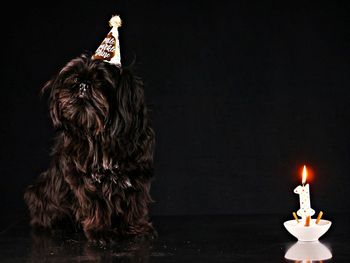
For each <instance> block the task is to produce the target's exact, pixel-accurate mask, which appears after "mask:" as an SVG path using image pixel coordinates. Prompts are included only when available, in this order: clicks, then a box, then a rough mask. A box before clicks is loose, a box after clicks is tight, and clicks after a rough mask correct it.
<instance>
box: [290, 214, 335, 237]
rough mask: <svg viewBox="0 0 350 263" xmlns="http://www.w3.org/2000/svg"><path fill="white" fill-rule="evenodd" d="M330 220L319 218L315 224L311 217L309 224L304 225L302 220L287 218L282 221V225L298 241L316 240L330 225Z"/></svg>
mask: <svg viewBox="0 0 350 263" xmlns="http://www.w3.org/2000/svg"><path fill="white" fill-rule="evenodd" d="M331 225H332V222H331V221H328V220H320V222H318V224H316V219H311V222H310V226H304V223H303V222H299V223H298V222H297V221H296V220H289V221H286V222H284V227H285V228H286V229H287V230H288V232H289V233H291V234H292V235H293V236H295V237H296V238H297V239H298V240H299V241H304V242H308V241H317V240H318V239H319V238H320V237H321V236H322V235H324V234H325V233H326V232H327V231H328V229H329V228H330V227H331Z"/></svg>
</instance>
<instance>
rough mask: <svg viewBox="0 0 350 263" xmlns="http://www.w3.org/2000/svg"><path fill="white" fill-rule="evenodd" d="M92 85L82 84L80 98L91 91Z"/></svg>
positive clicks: (80, 85)
mask: <svg viewBox="0 0 350 263" xmlns="http://www.w3.org/2000/svg"><path fill="white" fill-rule="evenodd" d="M89 87H90V85H89V84H87V83H85V82H82V83H80V84H79V97H80V98H82V97H84V96H85V93H86V92H87V90H88V89H89Z"/></svg>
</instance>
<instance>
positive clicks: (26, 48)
mask: <svg viewBox="0 0 350 263" xmlns="http://www.w3.org/2000/svg"><path fill="white" fill-rule="evenodd" d="M58 2H60V3H58ZM281 2H283V4H282V3H281ZM304 2H306V1H300V2H297V1H276V2H270V1H209V2H206V1H185V0H182V1H171V2H170V1H130V0H128V1H126V0H125V1H90V2H89V1H80V2H79V1H71V2H67V3H66V2H64V1H63V2H62V1H53V2H52V3H51V4H50V6H49V5H48V6H43V5H37V6H35V5H34V4H33V6H31V7H28V6H22V5H20V4H17V3H10V5H9V6H8V7H7V8H4V9H3V15H2V20H4V21H2V25H3V26H2V27H3V29H2V32H1V34H2V44H3V45H5V47H3V49H2V52H1V55H2V56H1V58H2V70H1V93H0V94H1V98H0V102H1V103H0V117H1V126H0V135H1V138H0V139H1V150H0V176H1V183H0V202H1V203H0V205H1V207H0V208H1V211H12V210H20V211H22V210H23V208H24V203H23V200H22V195H23V190H24V188H25V186H26V185H28V184H29V183H31V182H33V180H34V178H35V177H36V176H38V174H39V173H40V172H42V171H43V170H45V169H46V168H47V166H48V162H49V152H50V146H51V143H52V138H53V136H54V131H53V129H52V126H51V123H50V120H49V117H48V107H47V101H46V100H45V99H41V98H40V96H39V91H40V88H41V87H42V85H43V84H44V83H45V82H46V81H47V80H48V79H49V78H50V77H51V76H52V75H53V74H55V73H56V72H57V71H58V70H59V69H60V68H61V67H62V66H63V65H64V64H65V63H66V62H68V61H69V60H70V59H72V58H74V57H76V56H78V55H79V54H81V53H82V52H84V51H94V50H95V49H96V48H97V47H98V45H99V44H100V42H101V41H102V40H103V38H104V37H105V35H106V34H107V33H108V31H109V26H108V20H109V19H110V17H111V16H112V15H113V14H116V13H118V14H120V15H121V18H122V19H123V22H124V24H123V26H122V27H121V28H120V42H121V52H122V63H123V64H125V65H127V64H129V63H131V61H132V60H133V59H134V58H136V62H137V69H138V70H137V71H138V73H139V75H140V76H142V77H143V79H144V81H145V84H146V96H147V98H146V99H147V102H148V104H150V106H151V108H152V109H153V114H152V116H153V120H154V127H155V130H156V134H157V147H156V157H155V168H156V176H157V177H156V180H155V181H154V184H153V187H152V195H153V197H154V199H155V203H154V204H153V205H152V214H154V215H170V214H181V215H183V214H248V213H283V214H286V215H290V213H291V211H293V210H294V211H296V210H297V209H298V206H299V201H298V196H296V195H295V194H294V193H293V189H294V187H296V186H297V185H298V184H300V181H301V178H300V172H299V170H300V168H301V166H302V165H303V164H304V163H306V164H307V165H309V166H310V167H311V168H312V169H313V173H314V176H313V179H312V180H311V181H310V187H311V198H312V200H311V202H312V203H311V204H312V207H313V208H314V209H315V210H316V211H318V210H320V209H322V210H324V211H325V213H328V212H329V213H335V212H342V211H346V210H347V209H348V206H349V194H348V190H349V188H350V165H349V164H350V136H349V132H350V122H349V120H350V118H349V117H350V109H349V107H350V90H349V88H350V85H349V84H350V78H349V69H350V66H349V58H350V56H349V55H350V54H349V13H350V10H349V9H350V8H349V7H350V6H349V3H348V1H344V2H340V1H328V3H326V2H322V1H321V2H320V1H315V2H313V3H311V2H310V1H307V2H308V3H304Z"/></svg>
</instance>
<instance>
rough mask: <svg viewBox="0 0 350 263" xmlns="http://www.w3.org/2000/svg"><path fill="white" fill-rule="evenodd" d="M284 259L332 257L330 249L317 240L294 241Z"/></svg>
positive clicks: (322, 258)
mask: <svg viewBox="0 0 350 263" xmlns="http://www.w3.org/2000/svg"><path fill="white" fill-rule="evenodd" d="M284 257H285V258H286V259H289V260H294V261H303V260H305V261H306V260H308V261H311V260H312V261H314V260H317V261H319V260H327V259H330V258H332V253H331V251H330V250H329V249H328V248H327V247H326V246H325V245H323V244H322V243H320V242H319V241H316V242H300V241H298V242H296V243H295V244H294V245H293V246H291V247H290V248H289V249H288V250H287V252H286V254H285V255H284Z"/></svg>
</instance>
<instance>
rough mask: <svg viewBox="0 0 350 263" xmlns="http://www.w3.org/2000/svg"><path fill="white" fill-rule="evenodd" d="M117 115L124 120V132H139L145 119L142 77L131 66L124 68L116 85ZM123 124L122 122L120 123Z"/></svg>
mask: <svg viewBox="0 0 350 263" xmlns="http://www.w3.org/2000/svg"><path fill="white" fill-rule="evenodd" d="M116 97H117V115H118V116H117V117H118V118H119V119H121V120H122V121H123V123H122V125H121V126H120V125H118V126H119V127H118V128H120V127H122V129H123V130H120V131H121V132H122V133H124V134H125V133H130V132H131V133H133V132H137V131H138V130H139V129H140V128H141V129H142V128H143V127H142V126H143V121H144V119H145V118H144V114H145V112H144V110H145V106H144V88H143V82H142V80H141V78H139V77H137V76H135V75H134V73H133V70H132V69H131V68H122V69H121V70H120V75H119V79H118V83H117V87H116ZM119 124H121V123H119Z"/></svg>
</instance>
